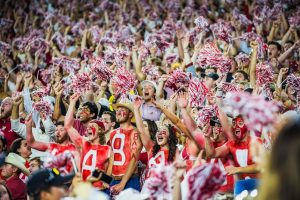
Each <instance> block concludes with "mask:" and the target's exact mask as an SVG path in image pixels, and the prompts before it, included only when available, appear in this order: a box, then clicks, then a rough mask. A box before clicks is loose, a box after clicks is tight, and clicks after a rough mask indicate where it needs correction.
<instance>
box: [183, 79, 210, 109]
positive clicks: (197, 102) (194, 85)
mask: <svg viewBox="0 0 300 200" xmlns="http://www.w3.org/2000/svg"><path fill="white" fill-rule="evenodd" d="M188 93H189V101H190V105H191V107H201V106H202V105H203V103H204V101H205V98H206V94H207V93H208V88H207V87H206V86H205V84H204V83H203V82H202V81H200V80H199V79H198V78H193V79H192V80H191V81H190V83H189V89H188Z"/></svg>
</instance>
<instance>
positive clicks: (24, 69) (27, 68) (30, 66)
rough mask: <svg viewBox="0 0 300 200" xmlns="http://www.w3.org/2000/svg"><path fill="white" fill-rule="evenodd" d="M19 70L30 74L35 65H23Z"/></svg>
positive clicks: (19, 65)
mask: <svg viewBox="0 0 300 200" xmlns="http://www.w3.org/2000/svg"><path fill="white" fill-rule="evenodd" d="M17 66H18V68H19V69H20V70H22V71H24V72H29V71H31V70H32V68H33V65H32V64H31V63H22V64H18V65H17Z"/></svg>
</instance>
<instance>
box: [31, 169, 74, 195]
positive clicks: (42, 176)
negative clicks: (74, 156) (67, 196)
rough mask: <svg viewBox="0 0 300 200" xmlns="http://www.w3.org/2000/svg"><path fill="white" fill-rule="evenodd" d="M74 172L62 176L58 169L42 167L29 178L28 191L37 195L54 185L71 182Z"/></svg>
mask: <svg viewBox="0 0 300 200" xmlns="http://www.w3.org/2000/svg"><path fill="white" fill-rule="evenodd" d="M73 177H74V174H70V175H66V176H61V175H60V173H59V171H58V170H57V169H55V168H54V169H40V170H38V171H35V172H33V173H32V174H31V175H30V176H29V177H28V180H27V192H28V194H29V195H35V194H38V193H40V192H41V191H42V190H46V189H48V188H50V187H52V186H57V187H59V186H63V185H65V184H67V183H70V182H71V181H72V179H73Z"/></svg>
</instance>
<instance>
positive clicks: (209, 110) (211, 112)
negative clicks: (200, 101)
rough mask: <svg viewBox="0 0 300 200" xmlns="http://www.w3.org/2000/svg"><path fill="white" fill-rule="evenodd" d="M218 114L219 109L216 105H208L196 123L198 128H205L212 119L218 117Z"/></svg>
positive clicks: (202, 110)
mask: <svg viewBox="0 0 300 200" xmlns="http://www.w3.org/2000/svg"><path fill="white" fill-rule="evenodd" d="M217 113H218V111H217V107H216V106H215V105H208V106H205V107H203V108H202V109H201V110H200V111H199V112H198V116H197V117H196V122H197V125H198V127H203V126H205V124H207V123H209V121H210V119H211V118H212V117H213V116H216V115H217Z"/></svg>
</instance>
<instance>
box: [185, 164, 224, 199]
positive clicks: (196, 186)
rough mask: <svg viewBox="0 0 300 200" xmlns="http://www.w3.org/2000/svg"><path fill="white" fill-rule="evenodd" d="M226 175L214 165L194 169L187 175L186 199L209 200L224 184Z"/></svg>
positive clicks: (204, 165)
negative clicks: (187, 190) (187, 189)
mask: <svg viewBox="0 0 300 200" xmlns="http://www.w3.org/2000/svg"><path fill="white" fill-rule="evenodd" d="M225 178H226V175H225V173H224V172H222V170H221V169H220V168H219V167H218V165H217V164H214V163H205V164H203V165H200V166H197V167H194V168H193V169H191V170H190V171H189V172H188V173H187V175H186V179H187V182H188V188H189V192H188V199H190V200H206V199H211V198H212V197H213V196H214V195H215V193H216V192H217V191H218V190H219V189H220V187H221V186H222V184H223V183H224V181H225Z"/></svg>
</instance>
